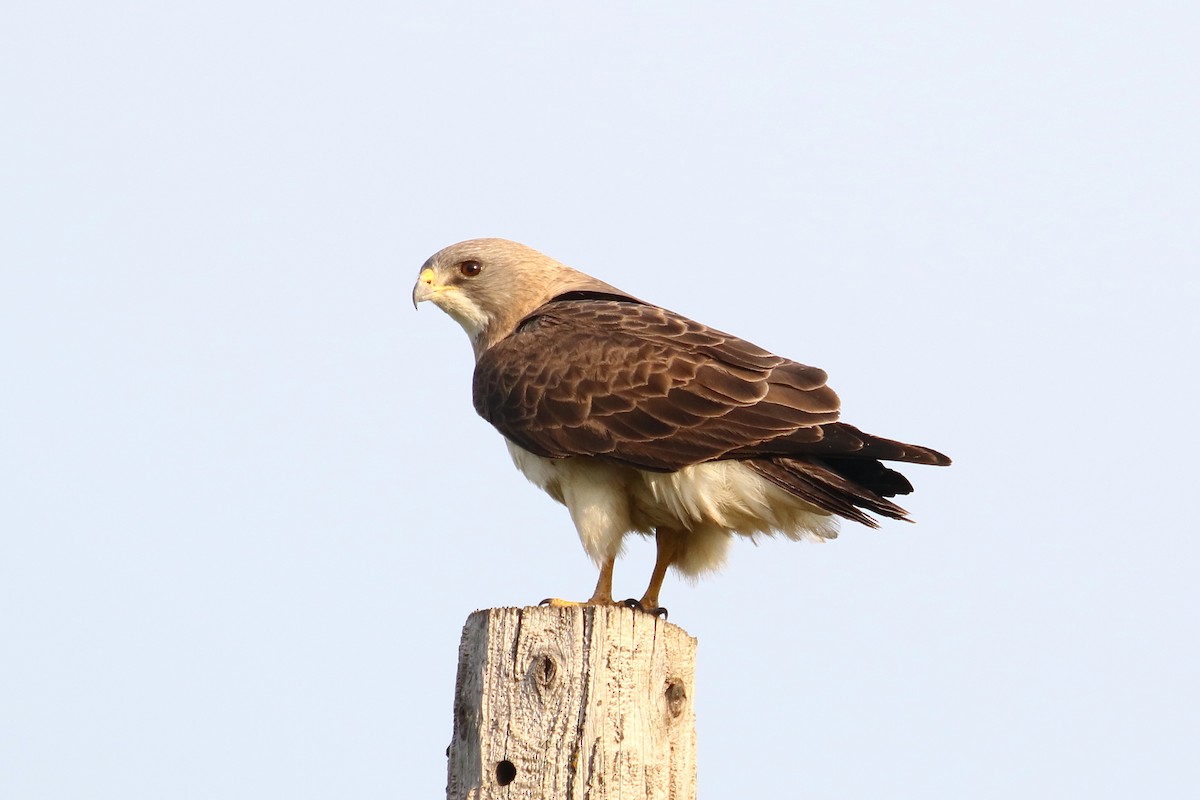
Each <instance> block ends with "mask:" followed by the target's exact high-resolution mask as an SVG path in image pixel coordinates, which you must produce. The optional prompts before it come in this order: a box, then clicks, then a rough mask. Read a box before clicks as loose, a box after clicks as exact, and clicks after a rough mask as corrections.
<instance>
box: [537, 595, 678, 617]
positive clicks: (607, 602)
mask: <svg viewBox="0 0 1200 800" xmlns="http://www.w3.org/2000/svg"><path fill="white" fill-rule="evenodd" d="M538 605H539V606H550V607H551V608H578V607H579V606H621V607H622V608H632V609H633V610H634V611H641V612H642V613H643V614H650V615H652V616H655V617H662V618H663V619H666V618H667V610H666V609H665V608H662V607H660V606H658V605H655V606H652V607H651V606H647V605H645V604H644V603H643V602H642V601H641V600H634V599H633V598H630V599H629V600H621V601H617V600H613V599H612V598H611V597H593V598H591V599H589V600H583V601H579V600H563V599H562V598H559V597H547V598H546V599H545V600H543V601H542V602H540V603H538Z"/></svg>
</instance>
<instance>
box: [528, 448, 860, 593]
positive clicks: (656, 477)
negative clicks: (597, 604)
mask: <svg viewBox="0 0 1200 800" xmlns="http://www.w3.org/2000/svg"><path fill="white" fill-rule="evenodd" d="M505 441H506V443H507V444H508V450H509V453H510V454H511V455H512V459H513V463H515V464H516V465H517V469H519V470H521V472H522V473H524V475H525V477H527V478H529V480H530V481H532V482H533V483H534V485H536V486H538V487H540V488H541V489H543V490H544V491H545V492H546V493H547V494H549V495H550V496H551V497H553V498H554V499H555V500H557V501H559V502H560V503H562V504H563V505H565V506H566V507H567V509H568V510H569V511H570V512H571V519H572V520H573V521H574V523H575V528H576V530H578V532H579V538H580V540H581V541H582V542H583V546H584V549H585V550H587V552H588V554H589V555H590V556H591V557H592V558H593V559H594V560H596V561H597V562H600V561H603V560H605V559H606V558H610V557H613V556H616V555H617V553H618V552H620V549H621V540H622V538H623V537H624V536H625V534H627V533H631V532H636V533H642V534H649V533H653V532H654V529H655V528H658V527H663V528H671V529H674V530H677V531H683V532H686V534H687V535H686V536H685V537H684V543H683V548H682V551H681V552H680V553H679V554H678V555H677V556H676V562H675V564H674V566H675V567H676V568H677V569H679V571H680V572H682V573H684V574H685V575H697V574H699V573H701V572H704V571H707V570H711V569H716V568H717V567H719V566H720V565H721V562H722V561H723V560H724V557H725V548H726V546H727V545H728V543H729V539H730V534H733V533H738V534H742V535H744V536H755V535H758V534H776V533H778V534H783V535H784V536H787V537H788V538H791V539H802V538H804V539H814V540H817V541H820V540H823V539H832V538H834V537H835V536H837V529H838V519H837V517H834V516H832V515H830V514H828V513H827V512H825V511H822V510H820V509H818V508H816V507H814V506H812V505H810V504H808V503H805V502H804V501H803V500H800V499H799V498H797V497H796V496H795V495H792V494H791V493H789V492H787V491H784V490H783V489H781V488H779V487H778V486H776V485H775V484H773V483H771V482H770V481H768V480H766V479H765V478H763V477H762V476H760V475H759V474H758V473H756V472H754V471H753V470H752V469H750V468H749V467H747V466H745V465H744V464H741V463H739V462H737V461H710V462H708V463H705V464H697V465H695V466H691V467H684V468H683V469H681V470H679V471H678V472H665V473H664V472H646V471H644V470H640V469H636V468H634V467H626V466H621V465H619V464H612V463H608V462H605V461H599V460H596V459H592V458H585V457H576V458H562V459H551V458H542V457H541V456H537V455H534V454H533V453H530V452H529V451H528V450H525V449H523V448H521V447H518V446H517V445H515V444H513V443H512V442H509V441H507V440H505Z"/></svg>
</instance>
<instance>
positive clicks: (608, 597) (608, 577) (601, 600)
mask: <svg viewBox="0 0 1200 800" xmlns="http://www.w3.org/2000/svg"><path fill="white" fill-rule="evenodd" d="M616 562H617V558H616V556H613V557H612V558H610V559H608V560H606V561H605V562H604V563H603V564H601V565H600V577H599V578H598V579H597V580H596V591H594V592H592V596H591V599H589V600H584V601H583V602H582V603H577V602H575V601H574V600H560V599H558V598H557V597H548V598H546V599H545V600H543V601H542V602H541V603H540V605H543V606H554V607H556V608H561V607H564V606H611V605H616V603H615V602H614V601H613V596H612V575H613V564H615V563H616Z"/></svg>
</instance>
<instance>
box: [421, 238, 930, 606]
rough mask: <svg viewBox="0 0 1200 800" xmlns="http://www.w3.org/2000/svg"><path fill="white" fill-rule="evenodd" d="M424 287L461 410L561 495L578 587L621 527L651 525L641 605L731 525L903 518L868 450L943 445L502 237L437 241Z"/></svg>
mask: <svg viewBox="0 0 1200 800" xmlns="http://www.w3.org/2000/svg"><path fill="white" fill-rule="evenodd" d="M424 300H430V301H432V302H433V303H434V304H435V305H437V306H438V307H439V308H441V309H442V310H443V311H445V312H446V313H447V314H449V315H450V316H451V317H453V318H454V319H455V320H456V321H457V322H458V323H459V324H460V325H462V327H463V329H464V330H466V332H467V336H469V337H470V339H471V345H472V347H473V348H474V350H475V377H474V381H473V387H472V393H473V396H474V401H475V410H476V411H478V412H479V414H480V415H481V416H482V417H483V418H484V419H486V420H487V421H488V422H490V423H491V424H492V425H494V426H495V427H496V429H497V430H499V431H500V433H502V434H504V438H505V440H506V442H507V444H508V449H509V452H510V453H511V454H512V458H513V461H514V462H515V463H516V465H517V467H518V468H519V469H520V470H521V472H523V473H525V476H526V477H528V478H529V480H531V481H532V482H533V483H535V484H536V485H538V486H540V487H541V488H542V489H543V490H545V492H546V493H547V494H549V495H550V496H551V497H553V498H554V499H555V500H557V501H558V502H560V503H562V504H563V505H565V506H566V507H567V509H568V510H569V511H570V512H571V519H572V521H574V523H575V528H576V530H577V531H578V532H579V538H580V539H581V540H582V541H583V547H584V549H585V550H587V552H588V555H590V556H591V557H592V558H593V559H594V560H595V562H596V563H597V564H598V565H599V567H600V579H599V580H598V581H597V583H596V590H595V592H594V593H593V594H592V597H591V599H590V600H588V601H587V603H589V604H603V603H612V602H613V597H612V574H613V562H614V561H615V560H616V558H617V555H618V554H619V553H620V552H621V543H622V540H623V539H624V537H625V535H626V534H629V533H641V534H647V535H648V534H651V533H653V534H654V537H655V540H656V543H657V552H658V555H657V559H656V562H655V564H654V571H653V572H652V573H651V576H650V585H649V587H648V588H647V589H646V593H645V594H644V595H643V596H642V598H641V601H640V606H641V607H642V608H643V609H645V610H647V611H650V612H652V613H658V612H659V611H660V610H661V609H660V608H659V599H658V594H659V589H660V588H661V586H662V581H663V577H664V575H665V574H666V571H667V568H668V567H675V568H676V569H677V570H679V571H680V572H682V573H683V574H685V575H688V576H695V575H697V574H699V573H701V572H703V571H706V570H710V569H714V568H715V567H717V566H719V565H720V563H721V561H722V560H723V558H724V555H725V548H726V547H727V545H728V543H729V540H730V539H731V538H732V537H731V534H735V533H737V534H742V535H743V536H754V535H755V534H775V533H781V534H783V535H784V536H787V537H788V538H791V539H800V538H806V537H807V538H816V539H831V538H833V537H834V536H836V535H837V529H838V521H839V520H838V518H839V517H845V518H846V519H851V520H854V521H856V522H861V523H862V524H864V525H869V526H871V527H877V523H876V522H875V520H874V519H873V518H872V517H870V516H868V514H867V513H866V512H868V511H869V512H873V513H875V514H879V515H882V516H885V517H891V518H892V519H900V520H906V519H907V517H906V512H905V511H904V509H902V508H900V506H898V505H896V504H895V503H893V502H891V501H890V500H888V499H887V498H889V497H894V496H895V495H899V494H908V493H910V492H911V491H912V484H910V483H909V482H908V480H907V479H906V478H905V477H904V476H903V475H901V474H900V473H898V472H895V471H894V470H891V469H888V468H887V467H885V466H884V465H883V464H882V463H881V462H883V461H907V462H911V463H914V464H937V465H942V466H944V465H947V464H949V463H950V459H949V458H947V457H946V456H944V455H942V454H941V453H939V452H937V451H935V450H930V449H929V448H926V447H918V446H917V445H911V444H904V443H902V442H896V441H892V440H890V439H882V438H879V437H877V436H872V435H870V434H867V433H863V432H862V431H860V430H858V429H857V428H854V427H852V426H850V425H847V424H846V423H844V422H838V421H837V419H838V397H837V395H836V394H834V392H833V390H832V389H830V388H829V387H828V386H827V385H826V384H825V381H826V375H825V372H824V371H823V370H820V369H817V368H816V367H808V366H805V365H804V364H798V363H796V362H795V361H789V360H788V359H786V358H781V357H780V356H776V355H772V354H771V353H768V352H767V351H766V350H763V349H762V348H760V347H756V346H754V345H752V344H750V343H749V342H746V341H744V340H742V339H739V338H737V337H736V336H730V335H729V334H727V333H721V332H720V331H717V330H713V329H712V328H709V327H708V326H706V325H701V324H700V323H698V322H694V321H692V320H690V319H688V318H686V317H682V316H680V315H679V314H676V313H674V312H672V311H668V310H667V309H665V308H660V307H659V306H656V305H652V304H650V303H647V302H645V301H643V300H639V299H637V298H636V297H633V296H631V295H629V294H626V293H625V292H623V291H621V290H620V289H617V288H615V287H613V286H610V285H608V284H607V283H604V282H602V281H599V280H596V279H595V278H593V277H591V276H590V275H585V274H584V273H582V272H579V271H577V270H574V269H571V268H570V267H568V266H565V265H563V264H560V263H558V262H557V261H555V260H553V259H551V258H549V257H547V256H545V255H542V254H541V253H539V252H537V251H536V250H533V249H531V248H529V247H526V246H524V245H521V244H517V243H516V242H510V241H506V240H504V239H472V240H470V241H466V242H460V243H459V244H455V245H451V246H450V247H447V248H446V249H444V250H442V251H440V252H438V253H436V254H434V255H433V256H432V257H431V258H430V259H429V260H428V261H426V262H425V264H424V266H423V267H422V268H421V273H420V275H419V276H418V278H417V285H416V286H415V287H414V289H413V305H414V306H416V305H417V304H418V303H420V302H422V301H424ZM550 602H552V603H559V604H564V603H565V601H550ZM631 603H632V601H631ZM632 604H634V605H637V603H632Z"/></svg>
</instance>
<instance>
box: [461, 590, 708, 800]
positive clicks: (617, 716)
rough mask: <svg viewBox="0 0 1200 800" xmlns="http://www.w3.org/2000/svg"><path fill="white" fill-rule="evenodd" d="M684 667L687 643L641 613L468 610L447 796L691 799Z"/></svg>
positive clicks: (688, 661)
mask: <svg viewBox="0 0 1200 800" xmlns="http://www.w3.org/2000/svg"><path fill="white" fill-rule="evenodd" d="M695 669H696V640H695V639H693V638H692V637H691V636H688V634H687V632H686V631H684V630H683V629H682V628H680V627H678V626H676V625H671V624H669V623H667V622H665V621H663V620H660V619H656V618H655V617H653V616H651V615H649V614H645V613H642V612H640V611H633V610H631V609H628V608H622V607H608V606H603V607H601V606H579V607H570V608H551V607H543V606H537V607H531V608H493V609H488V610H484V611H476V612H475V613H474V614H472V615H471V616H470V617H469V618H468V619H467V624H466V625H465V626H464V627H463V635H462V645H461V646H460V647H459V652H458V682H457V685H456V686H455V691H454V738H453V740H452V741H451V743H450V749H449V757H450V764H449V779H448V783H447V787H446V797H447V798H448V800H468V799H469V800H485V799H488V798H531V800H583V798H585V797H586V798H588V800H609V798H612V799H613V800H615V798H618V797H620V798H625V800H629V799H630V798H639V800H640V798H647V800H693V798H695V796H696V725H695V714H694V712H693V710H692V696H693V695H692V690H693V687H694V685H695Z"/></svg>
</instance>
